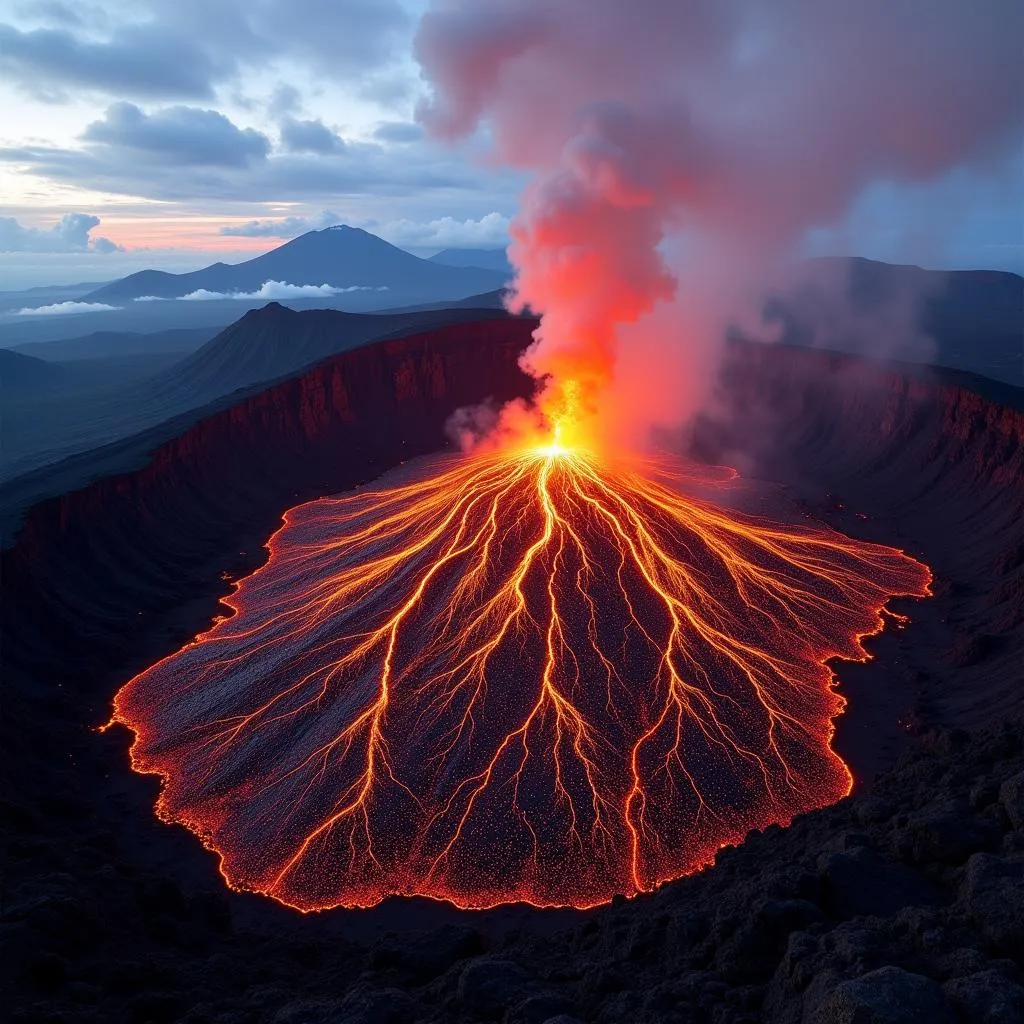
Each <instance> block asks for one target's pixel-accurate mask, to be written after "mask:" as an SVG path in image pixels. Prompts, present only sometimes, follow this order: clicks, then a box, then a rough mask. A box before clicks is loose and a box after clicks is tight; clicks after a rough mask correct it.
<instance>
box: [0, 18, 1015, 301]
mask: <svg viewBox="0 0 1024 1024" xmlns="http://www.w3.org/2000/svg"><path fill="white" fill-rule="evenodd" d="M427 3H428V0H0V104H2V109H3V110H4V117H3V119H2V121H0V197H2V204H3V205H2V206H0V275H2V278H3V283H0V290H2V289H4V288H18V287H27V286H30V285H35V284H44V283H50V282H70V281H77V280H103V279H109V278H113V277H116V276H119V275H121V274H124V273H128V272H130V271H132V270H135V269H139V268H141V267H142V266H158V267H161V268H165V269H169V270H179V269H187V268H192V267H196V266H201V265H204V264H205V263H208V262H211V260H212V259H225V260H227V261H232V260H235V259H243V258H246V257H247V256H249V255H252V254H254V253H256V252H259V251H263V250H265V249H267V248H270V247H271V246H273V245H276V244H280V242H281V240H282V239H283V238H287V237H291V236H293V235H295V234H298V233H301V231H303V230H307V229H309V228H310V227H321V226H325V225H327V224H329V223H338V222H347V223H351V224H356V225H359V226H362V227H366V228H368V229H369V230H372V231H375V232H377V233H378V234H381V235H382V236H384V237H385V238H387V239H389V240H390V241H393V242H395V243H396V244H399V245H402V246H405V247H408V248H411V249H413V250H414V251H419V252H421V253H427V252H430V251H434V250H436V249H439V248H442V247H445V246H450V245H457V246H476V247H487V246H496V245H502V244H504V241H505V232H506V228H507V222H508V217H509V216H510V215H512V214H513V213H514V212H515V208H516V196H517V194H518V192H519V190H520V188H521V186H522V184H523V182H522V180H521V179H519V178H517V177H516V176H515V175H513V174H511V173H509V172H507V171H503V170H501V169H500V168H496V167H494V166H490V165H488V163H487V161H486V160H485V159H484V156H483V153H484V149H485V140H484V139H481V138H479V137H478V138H475V139H470V140H468V141H466V142H463V143H460V144H459V146H458V147H456V148H451V147H446V146H442V145H440V144H438V143H434V142H431V141H429V140H427V139H424V138H423V135H422V133H421V131H420V129H419V127H418V126H417V125H416V122H415V116H414V111H415V108H416V105H417V102H418V100H419V99H420V97H421V96H422V94H423V91H424V86H423V83H422V81H421V79H420V76H419V70H418V67H417V65H416V63H415V61H414V59H413V55H412V38H413V35H414V32H415V29H416V24H417V20H418V17H419V15H420V14H421V13H422V11H423V9H424V8H425V7H426V6H427ZM1022 211H1024V157H1022V155H1021V154H1020V153H1018V154H1017V155H1016V156H1015V157H1014V158H1013V159H1012V160H1010V161H1009V162H1008V163H1005V164H1002V165H1000V166H998V167H989V168H987V169H985V171H984V172H979V171H977V170H975V171H971V172H966V171H956V172H954V173H952V174H950V175H948V176H947V177H946V178H944V179H943V180H941V181H938V182H934V183H932V184H930V185H928V186H927V187H915V188H897V187H895V186H889V185H886V184H885V183H884V182H883V183H879V184H878V185H877V186H875V187H873V188H872V189H871V190H870V191H869V192H868V193H867V194H865V195H864V196H863V197H862V198H861V200H860V201H859V202H858V203H857V206H856V208H855V210H854V211H853V213H852V214H851V216H850V218H849V219H848V221H846V222H844V223H843V224H842V225H830V226H823V228H822V230H820V231H818V232H816V233H815V234H814V235H813V237H811V238H810V239H809V240H808V245H809V247H810V248H811V250H812V251H820V252H833V251H851V252H859V253H861V254H864V255H869V256H875V257H879V258H888V259H894V260H898V259H907V260H915V261H917V262H922V263H925V264H927V265H934V266H991V267H1005V268H1009V269H1017V270H1020V269H1024V212H1022Z"/></svg>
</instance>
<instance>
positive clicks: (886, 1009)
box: [805, 967, 954, 1024]
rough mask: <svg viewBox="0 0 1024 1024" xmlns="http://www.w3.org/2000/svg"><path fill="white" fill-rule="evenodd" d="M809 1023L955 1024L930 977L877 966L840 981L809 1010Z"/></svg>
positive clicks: (943, 999) (946, 1003)
mask: <svg viewBox="0 0 1024 1024" xmlns="http://www.w3.org/2000/svg"><path fill="white" fill-rule="evenodd" d="M805 1019H807V1018H806V1015H805ZM809 1020H810V1022H811V1024H924V1022H926V1021H927V1022H928V1024H954V1017H953V1012H952V1009H951V1007H950V1005H949V1003H948V1002H947V1001H946V998H945V996H944V995H943V993H942V989H941V988H939V986H938V985H937V984H936V983H935V982H934V981H932V980H931V979H930V978H924V977H922V976H921V975H920V974H911V973H909V972H908V971H903V970H900V968H898V967H880V968H879V969H878V970H877V971H870V972H869V973H868V974H865V975H864V976H863V977H860V978H856V979H854V980H853V981H844V982H842V983H841V984H839V985H837V986H836V987H835V988H834V989H833V990H832V991H831V992H830V993H829V994H828V995H827V996H825V998H824V999H822V1000H821V1002H820V1003H819V1004H818V1005H817V1006H816V1007H814V1008H813V1009H812V1010H811V1013H810V1016H809Z"/></svg>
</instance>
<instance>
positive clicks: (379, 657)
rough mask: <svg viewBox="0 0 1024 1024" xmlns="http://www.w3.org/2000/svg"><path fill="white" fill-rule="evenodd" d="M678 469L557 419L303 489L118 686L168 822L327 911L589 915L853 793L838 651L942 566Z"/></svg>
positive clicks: (259, 879) (118, 704)
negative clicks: (528, 438)
mask: <svg viewBox="0 0 1024 1024" xmlns="http://www.w3.org/2000/svg"><path fill="white" fill-rule="evenodd" d="M679 483H680V478H679V476H678V471H673V470H672V469H671V468H670V467H669V466H668V465H667V464H660V465H659V464H648V465H646V466H645V467H644V468H643V470H642V471H640V472H637V471H635V470H634V469H628V468H616V467H614V466H612V465H610V464H607V463H604V462H601V461H599V460H598V459H597V458H596V457H593V456H591V455H589V454H587V453H586V452H584V451H579V450H575V449H569V448H565V447H563V446H562V444H561V443H560V441H559V440H558V439H557V438H556V439H555V440H554V441H553V442H552V443H550V444H546V445H543V446H540V447H533V448H526V449H519V450H516V451H504V452H490V453H479V454H476V455H471V456H464V457H458V458H454V459H451V460H450V461H449V462H448V463H447V464H446V465H445V466H444V467H442V469H441V471H439V472H435V473H434V474H433V475H431V476H429V477H427V478H426V479H420V480H416V481H414V482H411V483H406V484H404V485H402V486H396V487H394V488H392V489H386V490H369V491H361V492H356V493H354V494H353V495H351V496H347V497H343V498H340V499H325V500H320V501H314V502H311V503H309V504H305V505H301V506H299V507H297V508H295V509H292V510H291V511H290V512H288V514H287V515H286V516H285V524H284V526H283V527H282V528H281V529H280V530H279V531H278V532H277V533H276V534H275V535H274V536H273V538H272V539H271V541H270V544H269V548H270V558H269V561H268V562H267V564H266V565H265V566H264V567H263V568H261V569H260V570H258V571H257V572H255V573H254V574H253V575H251V576H250V577H248V578H247V579H245V580H243V581H241V582H240V583H239V585H238V588H237V591H236V592H235V593H234V594H233V595H232V596H231V597H230V598H229V599H227V601H226V603H227V604H228V605H229V606H230V607H231V608H232V609H234V611H235V614H234V615H233V616H232V617H230V618H226V619H222V620H220V621H218V622H217V623H216V624H215V625H214V626H213V628H212V629H210V630H209V632H207V633H205V634H203V635H201V636H200V637H198V638H197V639H196V640H195V641H194V642H193V643H191V644H190V645H188V646H187V647H185V648H184V649H183V650H181V651H179V652H178V653H177V654H175V655H173V656H171V657H169V658H167V659H165V660H164V661H162V662H160V663H158V664H157V665H155V666H153V667H152V668H150V669H149V670H147V671H146V672H144V673H142V674H141V675H139V676H137V677H136V678H135V679H133V680H132V681H131V682H129V683H128V684H127V685H126V686H125V687H124V688H123V689H122V690H121V692H120V693H119V694H118V695H117V698H116V701H115V720H117V721H120V722H122V723H124V724H125V725H127V726H129V727H130V728H132V729H134V730H135V731H136V733H137V736H136V740H135V744H134V746H133V748H132V760H133V766H134V767H135V768H136V769H137V770H138V771H142V772H156V773H159V774H160V775H162V776H163V780H164V786H163V791H162V795H161V797H160V800H159V805H158V812H159V814H160V816H161V817H162V818H164V819H165V820H167V821H177V822H181V823H183V824H185V825H187V826H188V827H189V828H191V829H192V830H193V831H195V832H196V833H197V834H198V835H200V836H201V837H202V839H203V841H204V842H205V843H206V844H207V845H208V846H209V847H210V848H211V849H213V850H215V851H217V852H218V853H219V854H220V857H221V870H222V873H223V874H224V877H225V878H226V880H227V881H228V883H229V884H230V885H231V886H232V887H235V888H238V889H246V890H254V891H258V892H262V893H266V894H267V895H270V896H272V897H274V898H275V899H278V900H280V901H282V902H284V903H287V904H289V905H291V906H294V907H298V908H300V909H303V910H312V909H321V908H328V907H333V906H337V905H345V906H355V905H358V906H369V905H372V904H375V903H377V902H379V901H380V900H382V899H384V898H385V897H387V896H389V895H391V894H407V895H413V894H422V895H425V896H431V897H436V898H442V899H446V900H451V901H452V902H454V903H456V904H458V905H460V906H463V907H486V906H491V905H494V904H497V903H501V902H508V901H516V900H523V901H529V902H531V903H534V904H538V905H573V906H578V907H586V906H592V905H595V904H598V903H601V902H604V901H607V900H609V899H610V898H611V897H612V896H613V895H615V894H616V893H626V894H634V893H636V892H638V891H641V890H646V889H650V888H652V887H653V886H655V885H657V884H658V883H659V882H661V881H664V880H667V879H670V878H674V877H678V876H679V875H682V874H684V873H686V872H688V871H691V870H694V869H696V868H697V867H699V866H701V865H703V864H706V863H707V862H709V861H710V860H711V859H713V857H714V854H715V852H716V851H717V850H718V849H719V848H720V847H721V846H722V845H723V844H725V843H733V842H738V841H739V840H741V839H742V837H743V836H744V835H745V834H746V832H747V831H748V830H750V829H751V828H760V827H764V826H767V825H768V824H770V823H774V822H781V823H786V822H788V821H789V820H790V819H791V818H792V817H793V816H794V815H795V814H798V813H800V812H802V811H806V810H808V809H811V808H815V807H820V806H823V805H825V804H828V803H830V802H832V801H835V800H837V799H839V798H840V797H842V796H843V795H845V794H846V793H847V792H848V791H849V787H850V784H851V778H850V775H849V772H848V771H847V769H846V767H845V765H844V764H843V762H842V761H841V760H840V758H839V757H838V756H837V755H836V754H835V753H834V752H833V751H832V750H831V747H830V740H831V737H832V732H833V726H832V720H833V718H834V717H835V716H836V715H837V714H838V713H839V712H840V710H841V709H842V707H843V705H844V701H843V698H842V697H840V696H839V695H838V694H837V693H836V692H835V690H834V679H833V676H832V673H831V671H830V670H829V668H828V665H827V662H828V660H829V659H831V658H836V657H838V658H848V659H864V658H865V657H866V654H865V652H864V649H863V647H862V646H861V640H862V638H863V637H864V636H865V635H867V634H871V633H874V632H877V631H878V630H880V629H881V628H882V625H883V618H882V610H883V608H884V606H885V603H886V602H887V601H888V600H889V599H890V598H891V597H892V596H894V595H917V596H923V595H925V594H927V593H928V583H929V579H930V576H929V572H928V570H927V569H926V568H925V567H924V566H923V565H921V564H920V563H918V562H916V561H914V560H913V559H911V558H909V557H908V556H906V555H904V554H903V553H902V552H900V551H897V550H894V549H892V548H887V547H882V546H879V545H875V544H870V543H866V542H862V541H858V540H851V539H848V538H846V537H843V536H841V535H839V534H837V533H834V532H832V531H829V530H827V529H826V528H824V527H821V526H807V525H803V524H801V525H799V526H788V525H781V524H778V523H774V522H771V521H767V520H762V519H758V518H754V517H751V516H747V515H741V514H738V513H736V512H734V511H730V510H727V509H725V508H723V507H719V506H718V505H716V504H713V503H711V502H708V501H706V500H702V499H698V498H694V497H687V496H685V495H684V494H683V493H681V490H680V488H679Z"/></svg>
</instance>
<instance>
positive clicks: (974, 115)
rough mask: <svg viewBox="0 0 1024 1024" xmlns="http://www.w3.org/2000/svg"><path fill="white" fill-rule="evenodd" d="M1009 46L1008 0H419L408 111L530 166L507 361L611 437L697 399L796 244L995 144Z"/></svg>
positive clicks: (755, 316) (1017, 121)
mask: <svg viewBox="0 0 1024 1024" xmlns="http://www.w3.org/2000/svg"><path fill="white" fill-rule="evenodd" d="M1021 38H1024V8H1022V7H1021V5H1020V4H1019V3H1017V2H1015V0H980V2H975V3H957V2H952V0H945V2H939V3H935V2H933V0H886V2H882V0H866V2H864V3H860V4H857V5H842V9H840V8H839V5H833V4H822V3H820V2H813V0H775V2H770V3H766V2H764V0H756V2H755V0H733V2H728V3H723V2H721V0H695V2H692V3H687V4H679V3H676V2H674V0H635V2H632V3H629V4H626V3H623V2H621V0H562V2H560V3H559V4H557V5H553V4H550V3H547V2H546V0H443V2H441V0H438V2H435V3H434V5H433V7H432V9H431V10H430V11H428V13H427V14H425V15H424V17H423V19H422V22H421V24H420V28H419V32H418V36H417V44H416V45H417V55H418V58H419V60H420V63H421V65H422V68H423V70H424V74H425V76H426V78H427V80H428V82H429V84H430V86H431V87H432V95H431V96H430V98H429V99H428V100H427V101H426V102H425V103H424V104H423V106H422V108H421V110H420V112H419V117H420V120H421V121H422V123H423V124H424V125H425V126H426V127H427V128H428V129H429V130H430V131H432V132H433V133H434V134H435V135H437V136H441V137H445V138H449V139H457V138H462V137H466V136H469V135H471V134H473V133H475V132H477V131H478V130H481V129H483V130H485V131H486V132H487V133H489V135H490V136H491V138H492V139H493V150H494V157H495V159H496V160H498V161H499V162H502V163H504V164H507V165H510V166H512V167H514V168H516V169H518V170H520V171H525V172H527V173H529V174H530V175H531V180H530V184H529V185H528V186H527V188H526V190H525V192H524V194H523V196H522V201H521V207H520V212H519V214H518V215H517V216H516V218H515V219H514V221H513V223H512V228H511V233H512V237H513V243H512V246H511V248H510V250H509V252H510V257H511V259H512V261H513V263H514V264H515V265H516V267H517V270H518V274H517V285H516V289H517V301H518V303H519V304H520V305H527V304H528V305H529V306H530V307H531V308H533V309H536V310H538V311H540V312H542V313H543V315H544V319H543V323H542V326H541V328H540V330H539V331H538V333H537V343H536V345H535V346H534V348H533V350H532V352H531V354H530V357H529V359H530V367H531V369H532V370H533V371H534V372H535V373H536V374H537V375H538V376H544V375H546V374H553V375H554V380H555V381H556V382H557V381H558V380H568V379H575V380H577V381H578V382H580V384H581V387H582V391H583V394H584V396H585V398H587V400H588V401H589V404H590V410H591V412H592V413H594V414H595V415H596V414H597V412H598V411H600V414H601V415H600V423H601V424H609V425H610V426H611V427H612V428H613V429H614V431H615V433H616V434H619V435H621V434H623V433H626V434H632V435H633V439H634V440H635V439H636V438H637V437H638V436H639V435H641V434H642V433H644V432H645V431H646V428H647V427H648V426H649V425H650V424H651V423H653V422H658V421H665V420H672V419H678V418H679V417H680V416H681V415H682V414H684V413H686V412H692V411H693V409H694V408H696V407H697V406H698V405H699V404H700V401H701V399H702V396H703V395H704V394H705V393H706V392H707V391H708V389H709V386H710V382H711V380H712V378H713V376H714V372H715V367H716V365H717V355H718V349H719V347H720V344H721V339H722V337H723V335H724V332H725V329H726V327H727V326H729V325H731V324H734V323H736V322H739V323H740V324H742V325H743V326H744V327H745V328H746V330H747V333H748V334H749V333H751V331H752V330H756V329H757V326H758V323H759V320H760V315H759V314H760V309H761V303H762V301H763V297H764V295H765V294H766V293H768V292H769V291H771V290H772V289H773V288H774V287H776V286H777V285H778V283H779V277H780V268H781V267H783V266H784V265H785V264H786V263H787V262H788V261H791V260H792V259H793V258H795V257H796V256H797V255H798V254H799V252H800V250H801V246H802V244H803V242H804V240H805V239H806V237H807V235H808V232H810V231H812V230H813V229H820V228H823V227H827V226H829V225H834V224H837V223H839V222H841V220H842V218H843V217H844V216H845V215H846V214H847V212H848V211H849V210H850V208H851V207H852V205H853V204H854V203H855V202H856V201H857V199H858V198H859V197H860V196H861V195H862V194H863V193H864V192H865V190H866V189H868V188H869V187H870V186H871V185H873V184H875V183H877V182H886V181H888V182H895V183H918V182H927V181H931V180H934V179H937V178H939V177H941V176H942V175H944V174H946V173H948V172H949V171H950V170H951V169H954V168H958V167H976V168H983V169H984V168H986V167H989V168H991V167H994V166H996V165H997V164H998V162H999V161H1001V160H1003V159H1004V158H1005V157H1006V156H1007V155H1008V154H1010V153H1012V152H1013V151H1015V149H1016V148H1018V147H1019V145H1020V140H1021V133H1022V128H1024V104H1022V102H1021V99H1020V97H1021V96H1022V95H1024V62H1021V61H1020V59H1019V58H1020V54H1019V49H1020V47H1019V41H1020V39H1021ZM769 333H770V332H769ZM549 387H550V385H549ZM556 389H557V384H556ZM554 398H555V400H556V401H557V398H558V396H557V394H556V395H555V396H554Z"/></svg>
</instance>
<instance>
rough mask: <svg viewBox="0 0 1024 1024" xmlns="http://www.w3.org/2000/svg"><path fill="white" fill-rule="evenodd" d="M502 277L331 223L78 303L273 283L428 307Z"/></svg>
mask: <svg viewBox="0 0 1024 1024" xmlns="http://www.w3.org/2000/svg"><path fill="white" fill-rule="evenodd" d="M504 277H505V275H504V274H500V273H498V272H496V271H494V270H491V269H489V268H485V267H478V266H466V267H456V266H452V265H444V264H441V263H438V262H432V261H429V260H423V259H420V258H419V257H418V256H414V255H413V254H412V253H409V252H406V251H405V250H404V249H400V248H398V247H397V246H394V245H392V244H391V243H390V242H387V241H385V240H384V239H383V238H380V237H378V236H377V235H374V234H372V233H371V232H369V231H364V230H363V229H362V228H354V227H352V226H351V225H350V224H335V225H333V226H331V227H328V228H323V229H321V230H319V231H307V232H306V233H305V234H303V235H299V236H298V237H297V238H293V239H291V240H289V241H287V242H285V243H284V244H283V245H279V246H278V247H277V248H275V249H271V250H269V251H268V252H265V253H262V254H261V255H259V256H255V257H253V258H252V259H250V260H246V261H245V262H243V263H235V264H225V263H214V264H212V265H211V266H208V267H204V268H203V269H202V270H194V271H191V272H190V273H187V274H167V273H163V272H160V271H152V270H146V271H140V272H139V273H137V274H134V275H131V276H130V277H127V278H123V279H122V280H120V281H114V282H112V283H111V284H109V285H106V286H104V287H103V288H100V289H97V291H95V292H90V293H89V294H88V295H87V296H85V300H86V301H89V302H108V303H115V304H116V303H119V302H126V301H130V300H133V299H135V298H138V297H140V296H144V295H154V296H157V297H158V298H163V299H174V298H182V297H184V296H186V295H189V294H191V293H193V292H201V291H206V292H212V293H216V294H219V295H224V296H229V295H232V294H238V293H246V294H252V293H259V291H260V289H261V288H262V287H263V286H264V285H265V284H266V283H267V282H268V281H277V282H283V283H286V284H289V285H296V286H300V287H301V286H306V285H312V286H316V287H322V286H323V285H329V286H331V287H332V288H335V289H337V290H338V293H339V294H345V293H347V292H350V291H352V292H360V291H362V292H369V291H388V292H390V293H392V295H395V294H396V293H397V294H398V295H401V297H402V299H405V300H406V301H409V300H411V301H412V302H417V301H420V302H421V301H430V302H434V301H438V300H445V299H461V298H463V297H464V296H466V295H473V294H476V293H478V292H484V291H491V290H493V289H494V288H496V287H498V286H500V285H501V284H504ZM389 297H391V296H389Z"/></svg>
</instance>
